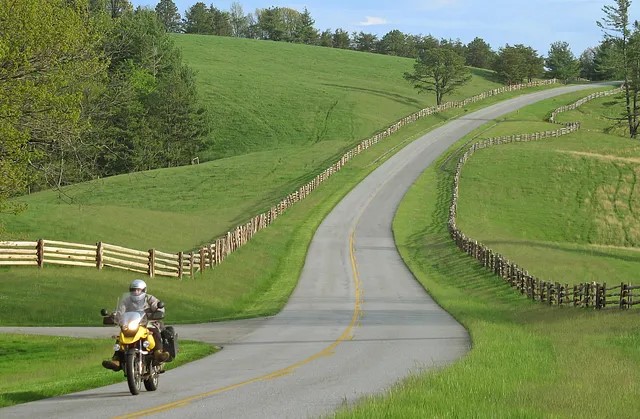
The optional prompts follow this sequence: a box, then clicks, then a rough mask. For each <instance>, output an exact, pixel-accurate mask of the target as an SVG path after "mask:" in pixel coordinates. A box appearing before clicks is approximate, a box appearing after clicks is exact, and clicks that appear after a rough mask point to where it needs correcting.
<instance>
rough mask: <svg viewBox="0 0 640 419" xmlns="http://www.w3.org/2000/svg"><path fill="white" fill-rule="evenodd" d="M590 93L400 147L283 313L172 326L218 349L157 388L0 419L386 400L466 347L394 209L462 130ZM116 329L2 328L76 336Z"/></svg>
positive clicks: (253, 414) (476, 120) (41, 405)
mask: <svg viewBox="0 0 640 419" xmlns="http://www.w3.org/2000/svg"><path fill="white" fill-rule="evenodd" d="M588 87H591V86H568V87H567V86H565V87H561V88H557V89H553V90H547V91H543V92H537V93H533V94H529V95H525V96H521V97H518V98H515V99H511V100H508V101H505V102H502V103H498V104H496V105H493V106H490V107H488V108H485V109H482V110H479V111H477V112H473V113H470V114H468V115H466V116H464V117H462V118H460V119H457V120H454V121H451V122H448V123H447V124H445V125H443V126H441V127H439V128H437V129H435V130H434V131H432V132H430V133H428V134H426V135H425V136H423V137H421V138H420V139H418V140H416V141H414V142H412V143H411V144H409V145H407V146H406V147H405V148H404V149H402V150H400V151H399V152H398V153H397V154H396V155H394V156H393V157H392V158H390V159H389V160H388V161H387V162H385V163H384V164H383V165H382V166H380V167H379V168H378V169H376V170H375V171H374V172H373V173H372V174H371V175H370V176H368V177H367V178H366V179H365V180H364V181H363V182H361V183H360V184H359V185H358V186H357V187H356V188H354V189H353V190H352V191H351V193H349V194H348V195H347V196H346V197H345V198H344V199H343V200H342V201H341V202H340V203H339V204H338V205H337V206H336V208H335V209H334V210H333V211H332V212H331V213H330V214H329V215H328V216H327V217H326V219H325V220H324V221H323V223H322V224H321V226H320V227H319V229H318V231H317V232H316V234H315V236H314V238H313V241H312V243H311V247H310V249H309V252H308V256H307V259H306V262H305V266H304V268H303V272H302V274H301V277H300V281H299V284H298V286H297V288H296V289H295V291H294V293H293V295H292V297H291V299H290V301H289V302H288V304H287V305H286V307H285V308H284V309H283V311H282V312H281V313H279V314H278V315H276V316H274V317H270V318H264V319H253V320H243V321H237V322H225V323H212V324H203V325H178V326H176V330H177V332H178V334H179V336H180V338H182V339H197V340H202V341H206V342H210V343H215V344H219V345H222V346H223V347H224V348H223V349H222V350H221V351H220V352H218V353H217V354H215V355H213V356H210V357H207V358H204V359H202V360H199V361H195V362H192V363H189V364H187V365H185V366H182V367H180V368H176V369H174V370H171V371H168V372H166V373H165V374H163V375H162V376H161V377H160V385H159V388H158V390H157V391H156V392H145V391H144V390H143V391H142V392H141V393H140V395H138V396H131V395H130V394H129V391H128V389H127V385H126V383H119V384H116V385H111V386H107V387H102V388H97V389H92V390H88V391H83V392H79V393H74V394H69V395H66V396H61V397H56V398H51V399H45V400H41V401H37V402H32V403H25V404H22V405H18V406H12V407H8V408H3V409H0V417H1V418H5V419H8V418H33V417H56V418H58V417H59V418H87V417H89V418H110V417H141V416H152V417H154V418H174V417H184V418H210V417H230V418H306V417H319V416H322V415H330V414H331V412H333V411H335V409H337V408H339V407H340V406H343V405H345V404H348V403H351V402H354V401H356V400H357V399H358V398H360V397H362V396H365V395H372V394H380V393H383V392H384V391H385V390H387V389H389V387H390V386H392V385H393V384H394V383H396V382H398V381H399V380H401V379H402V378H404V377H406V376H407V375H409V374H410V373H415V372H419V371H424V370H429V369H433V368H438V367H441V366H444V365H447V364H449V363H451V362H454V361H456V360H457V359H459V358H460V357H462V356H464V355H465V354H466V353H467V352H468V351H469V349H470V339H469V336H468V334H467V332H466V330H465V329H464V328H463V327H462V326H461V325H460V324H458V323H457V322H456V321H455V320H454V319H453V318H452V317H451V316H450V315H449V314H448V313H447V312H445V311H444V310H443V309H442V308H440V307H439V306H438V305H437V304H436V303H435V302H434V301H433V300H432V299H431V298H430V296H429V295H428V294H427V293H426V292H425V290H424V289H423V288H422V287H421V286H420V285H419V284H418V282H417V281H416V280H415V278H414V277H413V275H412V274H411V272H409V270H408V269H407V268H406V266H405V265H404V263H403V262H402V260H401V258H400V256H399V254H398V252H397V250H396V247H395V244H394V241H393V236H392V231H391V222H392V219H393V216H394V214H395V211H396V209H397V206H398V204H399V202H400V201H401V199H402V197H403V196H404V194H405V193H406V191H407V190H408V188H409V187H410V186H411V184H412V183H413V182H414V181H415V180H416V178H417V177H418V176H419V175H420V174H421V173H422V171H424V169H425V168H426V167H428V166H429V165H430V164H431V163H432V162H433V161H434V159H436V158H437V157H438V156H439V155H440V154H441V153H442V152H444V151H445V150H446V149H447V148H448V147H449V146H450V145H451V144H453V143H454V142H455V141H456V140H458V139H459V138H460V137H462V136H464V135H465V134H467V133H468V132H470V131H472V130H473V129H475V128H477V127H479V126H480V125H482V124H484V123H486V122H488V121H491V120H493V119H495V118H497V117H498V116H500V115H502V114H504V113H508V112H511V111H513V110H515V109H517V108H519V107H522V106H525V105H527V104H530V103H533V102H535V101H538V100H541V99H545V98H549V97H552V96H556V95H559V94H562V93H567V92H570V91H576V90H580V89H584V88H588ZM114 331H115V329H113V328H8V327H3V328H0V332H5V333H6V332H21V333H36V334H47V335H69V336H82V337H87V336H100V337H108V336H111V335H112V334H114ZM71 366H72V364H71V363H70V367H71Z"/></svg>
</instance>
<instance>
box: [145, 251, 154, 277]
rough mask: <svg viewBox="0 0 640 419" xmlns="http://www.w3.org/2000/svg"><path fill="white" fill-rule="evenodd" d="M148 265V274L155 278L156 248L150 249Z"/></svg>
mask: <svg viewBox="0 0 640 419" xmlns="http://www.w3.org/2000/svg"><path fill="white" fill-rule="evenodd" d="M147 267H148V269H147V275H149V278H153V277H154V276H155V275H156V249H149V263H148V265H147Z"/></svg>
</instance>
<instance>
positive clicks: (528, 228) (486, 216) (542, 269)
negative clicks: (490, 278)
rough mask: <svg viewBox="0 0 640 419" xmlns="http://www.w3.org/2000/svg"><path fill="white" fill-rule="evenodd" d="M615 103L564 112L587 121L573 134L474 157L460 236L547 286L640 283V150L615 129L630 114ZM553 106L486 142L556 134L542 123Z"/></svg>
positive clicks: (539, 108)
mask: <svg viewBox="0 0 640 419" xmlns="http://www.w3.org/2000/svg"><path fill="white" fill-rule="evenodd" d="M583 96H584V93H579V94H574V95H573V99H574V100H577V99H579V98H580V97H583ZM570 97H571V96H567V97H563V98H558V99H556V100H555V101H552V102H549V103H551V104H553V103H555V104H558V106H559V104H560V103H561V101H564V102H566V100H567V99H569V98H570ZM614 102H616V101H615V100H614V99H612V98H603V99H598V100H594V101H591V102H588V103H586V104H584V105H583V106H581V107H580V108H579V109H578V110H575V111H571V112H564V113H561V114H560V115H559V119H560V121H583V123H582V128H581V129H580V130H579V131H577V132H576V133H574V134H571V135H567V136H563V137H560V138H557V139H554V140H552V141H537V142H536V141H534V142H530V143H518V144H508V145H503V146H499V147H491V148H488V149H485V150H481V151H480V152H478V153H475V154H474V156H473V157H472V158H471V159H470V160H469V162H468V163H467V164H465V167H464V169H463V171H462V175H461V181H460V199H459V206H458V211H459V212H458V214H459V217H458V226H459V227H460V229H461V230H462V231H464V232H465V234H467V235H468V236H469V237H473V238H474V239H477V240H478V241H480V242H482V243H484V244H486V245H487V246H489V247H490V248H492V249H494V250H495V251H497V252H499V253H501V254H503V255H504V256H506V257H507V258H508V259H510V260H513V261H517V263H518V264H519V265H520V266H523V267H525V269H527V270H529V272H530V273H532V274H533V275H536V276H538V277H539V278H542V279H544V280H553V281H559V282H562V283H569V284H574V283H579V282H590V281H597V282H606V283H609V284H616V283H617V284H619V283H620V282H633V283H634V284H635V283H639V284H640V282H639V281H638V280H637V272H638V266H639V265H638V264H639V263H640V253H638V248H639V247H640V213H639V212H638V206H639V205H640V186H639V184H638V174H639V173H640V144H638V142H637V141H636V140H631V139H629V138H628V137H627V136H626V135H625V133H624V132H622V131H623V130H622V129H620V128H617V129H616V128H614V129H612V125H613V122H612V120H613V119H612V117H614V116H618V115H619V114H620V113H621V112H622V109H621V108H618V107H612V104H613V103H614ZM621 102H622V100H621V99H620V98H618V100H617V103H621ZM549 107H550V105H549V104H547V103H541V104H538V105H534V106H531V107H529V108H527V110H526V111H523V112H519V113H517V114H513V115H510V116H509V117H507V118H505V120H504V121H501V122H499V123H497V124H495V125H494V126H493V127H491V128H489V129H488V130H487V131H485V132H483V133H482V137H483V138H488V137H492V136H498V135H504V133H525V132H535V131H541V130H551V129H556V127H557V126H554V125H553V124H546V123H541V122H536V121H542V120H543V118H544V116H545V114H546V113H547V112H548V111H549ZM507 178H508V179H509V181H508V182H505V181H504V180H505V179H507Z"/></svg>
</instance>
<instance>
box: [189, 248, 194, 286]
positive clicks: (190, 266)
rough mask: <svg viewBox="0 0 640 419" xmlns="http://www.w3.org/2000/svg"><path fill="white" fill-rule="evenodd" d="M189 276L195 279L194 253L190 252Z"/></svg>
mask: <svg viewBox="0 0 640 419" xmlns="http://www.w3.org/2000/svg"><path fill="white" fill-rule="evenodd" d="M189 276H191V279H193V252H189Z"/></svg>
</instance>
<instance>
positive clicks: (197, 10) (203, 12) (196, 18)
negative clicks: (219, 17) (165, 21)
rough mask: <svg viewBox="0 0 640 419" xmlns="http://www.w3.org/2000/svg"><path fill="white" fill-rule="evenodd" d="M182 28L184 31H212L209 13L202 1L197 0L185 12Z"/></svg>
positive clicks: (208, 32)
mask: <svg viewBox="0 0 640 419" xmlns="http://www.w3.org/2000/svg"><path fill="white" fill-rule="evenodd" d="M182 29H183V30H184V32H185V33H197V34H212V33H213V25H212V22H211V15H210V13H209V9H208V8H207V6H206V5H205V4H204V3H203V2H201V1H199V2H197V3H196V4H194V5H193V6H191V7H190V8H189V9H188V10H187V11H186V12H185V14H184V19H183V27H182Z"/></svg>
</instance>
